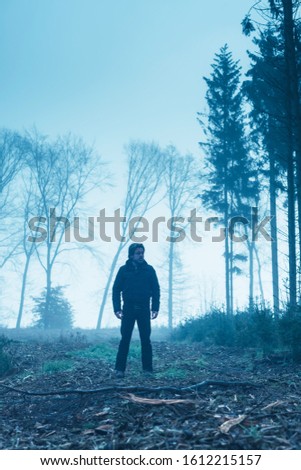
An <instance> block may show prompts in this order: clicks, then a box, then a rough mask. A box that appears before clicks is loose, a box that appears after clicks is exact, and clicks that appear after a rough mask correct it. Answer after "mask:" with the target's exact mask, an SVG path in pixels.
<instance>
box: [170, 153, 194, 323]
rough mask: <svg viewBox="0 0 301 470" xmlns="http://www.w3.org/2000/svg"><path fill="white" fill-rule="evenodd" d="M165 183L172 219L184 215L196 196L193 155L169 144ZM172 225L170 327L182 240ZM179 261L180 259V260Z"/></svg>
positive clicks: (179, 233)
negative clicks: (177, 257)
mask: <svg viewBox="0 0 301 470" xmlns="http://www.w3.org/2000/svg"><path fill="white" fill-rule="evenodd" d="M164 160H165V175H164V176H165V184H166V189H167V200H168V209H169V215H170V219H171V220H174V218H175V217H179V218H180V217H183V214H182V213H183V210H184V209H185V208H186V207H187V203H188V202H189V201H190V200H191V198H193V197H195V191H196V188H197V184H196V170H195V168H194V160H193V157H192V156H191V155H185V156H182V155H180V154H179V152H178V151H177V149H176V148H175V147H174V146H169V147H167V149H166V150H165V153H164ZM173 228H175V227H171V230H170V235H169V242H170V243H169V250H168V327H169V328H170V329H171V328H172V326H173V307H174V290H175V274H174V265H175V250H176V244H175V243H176V242H178V241H181V240H182V237H181V232H179V231H178V230H177V231H175V230H173ZM182 233H183V232H182ZM178 262H179V261H178Z"/></svg>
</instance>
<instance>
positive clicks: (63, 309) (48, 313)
mask: <svg viewBox="0 0 301 470" xmlns="http://www.w3.org/2000/svg"><path fill="white" fill-rule="evenodd" d="M63 289H64V287H63V286H57V287H52V288H51V291H50V295H49V294H48V295H49V298H48V305H47V308H46V296H47V290H46V289H44V290H43V292H42V294H41V296H40V297H33V300H34V302H35V306H34V309H33V313H34V315H35V317H36V321H35V323H34V325H35V326H37V327H38V328H43V329H45V330H48V329H64V330H67V329H71V328H72V326H73V309H72V306H71V304H70V303H69V301H68V300H67V299H66V297H64V293H63Z"/></svg>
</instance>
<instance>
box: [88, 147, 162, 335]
mask: <svg viewBox="0 0 301 470" xmlns="http://www.w3.org/2000/svg"><path fill="white" fill-rule="evenodd" d="M125 150H126V154H127V157H128V175H127V189H126V197H125V202H124V207H123V220H122V221H121V225H120V226H121V230H120V232H121V233H120V235H121V236H120V239H119V244H118V247H117V250H116V253H115V255H114V257H113V260H112V263H111V266H110V269H109V275H108V278H107V281H106V284H105V288H104V292H103V296H102V301H101V305H100V309H99V314H98V320H97V326H96V328H97V329H99V328H101V322H102V318H103V314H104V309H105V305H106V302H107V298H108V294H109V289H110V286H111V283H112V279H113V275H114V271H115V268H116V265H117V262H118V259H119V256H120V253H121V252H122V250H123V249H124V248H125V247H126V246H127V244H128V243H129V242H130V241H131V240H132V241H137V240H136V239H135V235H134V234H135V229H136V228H137V226H138V224H139V222H140V221H141V220H142V217H143V216H144V215H145V213H146V212H147V211H148V210H149V209H150V208H151V207H154V205H156V204H158V202H159V201H160V200H162V196H161V197H160V195H159V194H158V190H159V186H160V183H161V179H162V175H163V163H164V162H163V158H162V153H161V150H160V148H159V146H158V145H156V144H155V143H153V142H152V143H145V142H139V141H133V142H131V143H130V144H129V145H128V146H126V149H125Z"/></svg>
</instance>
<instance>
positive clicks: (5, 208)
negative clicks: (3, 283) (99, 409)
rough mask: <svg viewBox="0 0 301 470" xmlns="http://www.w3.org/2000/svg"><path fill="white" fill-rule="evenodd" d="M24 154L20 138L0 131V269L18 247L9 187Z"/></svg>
mask: <svg viewBox="0 0 301 470" xmlns="http://www.w3.org/2000/svg"><path fill="white" fill-rule="evenodd" d="M25 154H26V145H25V141H24V139H22V137H21V136H20V135H19V134H18V133H16V132H14V131H11V130H9V129H0V245H1V254H0V268H3V266H4V265H5V264H6V263H7V261H8V260H10V259H11V258H12V256H13V255H14V254H15V253H16V250H17V248H18V246H19V239H18V237H17V230H16V227H15V226H14V223H13V219H14V218H15V216H16V214H15V207H14V204H13V202H14V197H13V196H11V191H10V189H11V186H12V183H13V180H14V178H15V177H16V175H17V174H18V172H19V171H20V169H21V167H22V164H23V162H24V156H25Z"/></svg>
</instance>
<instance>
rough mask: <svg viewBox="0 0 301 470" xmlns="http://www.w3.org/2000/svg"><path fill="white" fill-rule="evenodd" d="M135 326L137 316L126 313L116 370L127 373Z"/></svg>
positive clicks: (123, 318)
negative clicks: (127, 361) (127, 362)
mask: <svg viewBox="0 0 301 470" xmlns="http://www.w3.org/2000/svg"><path fill="white" fill-rule="evenodd" d="M134 325H135V316H134V315H133V313H131V312H124V316H123V317H122V320H121V329H120V332H121V340H120V343H119V348H118V353H117V357H116V364H115V370H119V371H121V372H124V371H125V368H126V360H127V356H128V352H129V347H130V342H131V337H132V333H133V329H134Z"/></svg>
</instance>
